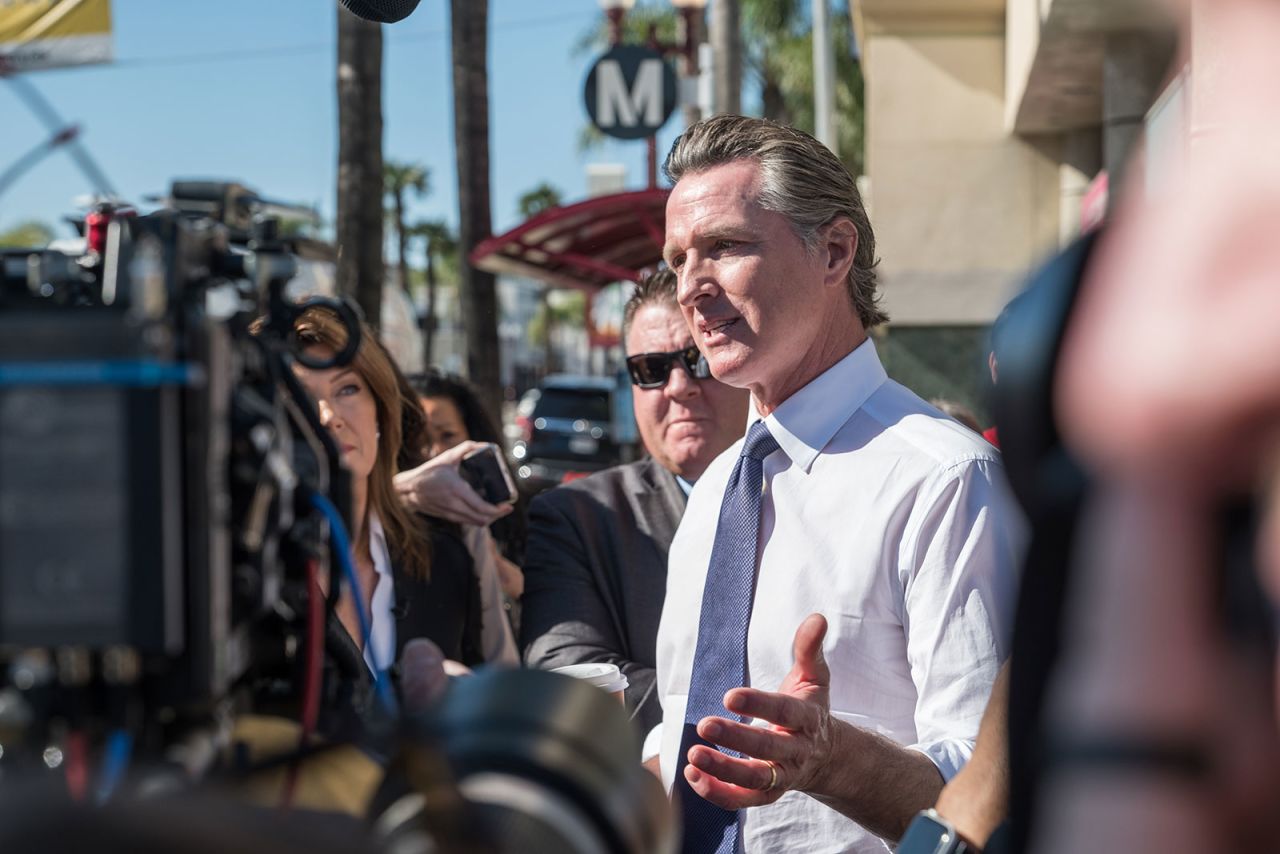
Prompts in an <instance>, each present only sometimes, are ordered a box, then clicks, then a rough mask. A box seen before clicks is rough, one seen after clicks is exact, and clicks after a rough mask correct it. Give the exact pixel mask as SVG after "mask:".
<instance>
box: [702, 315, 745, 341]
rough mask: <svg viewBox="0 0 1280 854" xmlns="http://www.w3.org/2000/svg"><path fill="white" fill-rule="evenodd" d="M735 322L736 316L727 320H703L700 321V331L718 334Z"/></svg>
mask: <svg viewBox="0 0 1280 854" xmlns="http://www.w3.org/2000/svg"><path fill="white" fill-rule="evenodd" d="M737 322H738V319H737V318H736V317H735V318H731V319H728V320H711V321H704V322H703V323H702V332H703V334H704V335H708V336H712V335H718V334H720V333H722V332H724V331H725V330H727V329H729V327H731V326H733V325H734V324H735V323H737Z"/></svg>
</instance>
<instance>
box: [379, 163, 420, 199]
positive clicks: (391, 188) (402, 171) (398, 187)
mask: <svg viewBox="0 0 1280 854" xmlns="http://www.w3.org/2000/svg"><path fill="white" fill-rule="evenodd" d="M382 185H383V188H384V189H385V191H386V194H387V195H388V196H390V197H392V198H393V199H394V198H396V197H400V198H403V197H404V196H403V194H404V193H406V192H409V193H413V194H414V195H415V196H425V195H427V194H428V193H430V192H431V172H430V170H428V169H427V167H425V166H423V165H422V164H420V163H402V162H400V161H397V160H387V161H385V162H384V163H383V164H382Z"/></svg>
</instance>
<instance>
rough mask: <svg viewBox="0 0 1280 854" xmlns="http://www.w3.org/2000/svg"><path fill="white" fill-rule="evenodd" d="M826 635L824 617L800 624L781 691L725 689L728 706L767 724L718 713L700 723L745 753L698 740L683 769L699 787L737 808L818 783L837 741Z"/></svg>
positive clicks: (716, 739) (708, 735) (715, 738)
mask: <svg viewBox="0 0 1280 854" xmlns="http://www.w3.org/2000/svg"><path fill="white" fill-rule="evenodd" d="M826 634H827V620H826V618H825V617H823V616H822V615H821V614H810V615H809V616H808V617H807V618H806V619H805V621H804V622H803V623H801V624H800V628H799V629H797V630H796V637H795V645H794V647H793V655H794V658H795V663H794V664H793V665H792V666H791V672H790V673H788V674H787V678H786V679H784V680H782V685H781V686H779V688H778V691H777V692H776V693H770V692H767V691H759V690H756V689H755V688H734V689H733V690H732V691H729V692H728V693H727V694H725V703H724V704H725V708H726V709H728V710H729V711H731V712H733V713H735V714H739V715H742V716H744V717H747V718H760V719H762V720H765V721H768V722H769V724H770V726H768V727H757V726H749V725H747V724H745V723H737V722H736V721H731V720H727V719H725V718H720V717H706V718H703V719H702V720H701V721H700V722H699V723H698V734H699V735H700V736H702V737H703V738H705V739H706V740H707V741H709V742H711V743H713V744H718V745H720V746H721V747H726V748H728V749H730V750H735V751H737V752H739V753H741V754H743V756H744V758H742V759H736V758H734V757H732V756H726V755H725V754H724V753H721V752H720V751H718V750H712V749H711V748H709V747H707V746H705V745H695V746H694V747H693V748H691V749H690V750H689V764H688V765H687V766H686V767H685V771H684V775H685V779H687V780H688V781H689V786H690V787H691V788H692V789H693V790H694V791H695V792H697V793H698V794H699V795H701V796H702V797H704V798H706V799H707V800H708V801H711V802H712V803H713V804H716V805H717V806H721V807H724V808H725V809H731V810H733V809H742V808H743V807H756V806H761V805H763V804H771V803H773V802H774V801H776V800H777V799H778V798H780V797H782V794H783V793H784V792H786V791H788V790H790V789H796V790H801V791H803V790H805V789H807V788H809V787H810V786H811V785H812V784H813V783H814V781H815V780H816V779H817V777H818V774H819V773H820V771H821V770H822V767H823V764H824V763H825V762H826V761H827V759H828V757H829V756H830V754H831V747H832V725H831V699H830V691H829V687H830V683H831V672H830V670H828V669H827V662H826V659H824V658H823V656H822V640H823V638H824V637H826Z"/></svg>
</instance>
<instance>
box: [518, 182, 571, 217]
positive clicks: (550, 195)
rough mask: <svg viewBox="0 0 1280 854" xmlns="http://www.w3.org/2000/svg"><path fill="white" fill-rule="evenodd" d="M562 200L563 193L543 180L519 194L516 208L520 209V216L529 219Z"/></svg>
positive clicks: (553, 206) (555, 205)
mask: <svg viewBox="0 0 1280 854" xmlns="http://www.w3.org/2000/svg"><path fill="white" fill-rule="evenodd" d="M563 202H564V195H563V194H562V193H561V192H560V191H559V190H558V189H556V188H555V187H553V186H551V185H550V184H548V183H547V182H545V181H543V182H542V183H541V184H538V185H537V186H536V187H534V188H533V189H532V190H529V191H528V192H527V193H524V194H523V195H521V196H520V198H519V199H518V200H517V201H516V209H517V210H519V211H520V216H522V217H524V218H525V219H529V218H531V217H535V216H537V215H538V214H540V213H542V212H543V211H546V210H550V209H551V208H558V207H560V205H561V204H562V203H563Z"/></svg>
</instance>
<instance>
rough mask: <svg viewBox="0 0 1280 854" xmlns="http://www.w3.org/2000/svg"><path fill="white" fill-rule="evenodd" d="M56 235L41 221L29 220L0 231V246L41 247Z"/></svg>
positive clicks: (46, 244)
mask: <svg viewBox="0 0 1280 854" xmlns="http://www.w3.org/2000/svg"><path fill="white" fill-rule="evenodd" d="M55 236H56V235H55V234H54V232H53V229H52V228H50V227H49V226H47V225H45V224H44V223H43V222H37V221H35V220H29V221H27V222H23V223H19V224H18V225H16V226H14V227H13V228H11V229H9V230H8V231H4V232H0V246H3V247H6V248H12V249H43V248H44V247H45V246H48V245H49V242H50V241H52V240H53V238H54V237H55Z"/></svg>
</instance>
